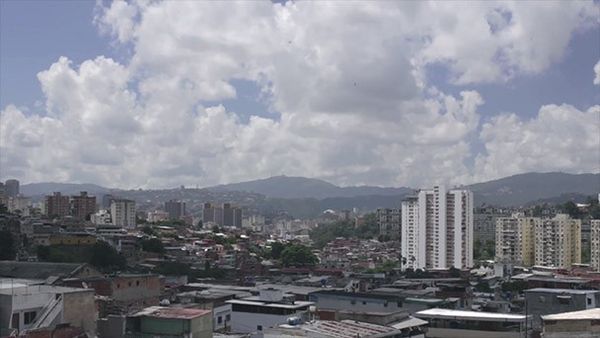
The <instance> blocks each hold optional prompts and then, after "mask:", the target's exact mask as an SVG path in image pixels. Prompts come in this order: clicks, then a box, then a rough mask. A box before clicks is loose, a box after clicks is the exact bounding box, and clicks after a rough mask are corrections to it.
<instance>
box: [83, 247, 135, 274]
mask: <svg viewBox="0 0 600 338" xmlns="http://www.w3.org/2000/svg"><path fill="white" fill-rule="evenodd" d="M89 263H90V264H92V265H93V266H95V267H97V268H99V269H101V270H103V271H113V270H120V269H123V268H124V267H125V265H126V261H125V257H123V256H121V255H120V254H119V253H118V252H117V250H115V248H113V247H112V246H111V245H110V244H108V243H106V242H102V241H100V242H97V243H96V244H94V245H93V246H92V247H91V249H90V258H89Z"/></svg>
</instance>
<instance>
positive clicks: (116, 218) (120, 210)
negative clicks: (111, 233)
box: [110, 199, 136, 229]
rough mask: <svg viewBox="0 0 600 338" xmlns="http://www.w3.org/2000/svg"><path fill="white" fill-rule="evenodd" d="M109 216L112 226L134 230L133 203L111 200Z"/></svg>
mask: <svg viewBox="0 0 600 338" xmlns="http://www.w3.org/2000/svg"><path fill="white" fill-rule="evenodd" d="M110 215H111V217H112V222H113V224H114V225H117V226H120V227H122V228H128V229H133V228H135V226H136V221H135V201H132V200H127V199H113V200H112V201H111V204H110Z"/></svg>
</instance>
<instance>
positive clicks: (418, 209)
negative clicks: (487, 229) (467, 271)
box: [401, 186, 473, 269]
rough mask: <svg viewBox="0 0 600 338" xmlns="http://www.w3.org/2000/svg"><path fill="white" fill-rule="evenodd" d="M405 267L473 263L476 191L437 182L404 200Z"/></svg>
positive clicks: (456, 266)
mask: <svg viewBox="0 0 600 338" xmlns="http://www.w3.org/2000/svg"><path fill="white" fill-rule="evenodd" d="M402 211H403V212H406V213H407V215H405V216H404V215H403V216H402V217H401V219H402V222H401V232H402V236H401V237H402V249H401V250H402V251H401V252H402V256H403V258H404V259H406V264H404V265H403V267H404V268H412V269H423V268H425V269H448V268H450V267H455V268H466V267H472V266H473V193H472V192H470V191H468V190H462V189H454V190H446V188H445V187H441V186H436V187H434V188H433V189H428V190H421V191H420V192H419V194H418V197H416V200H415V198H410V199H407V200H405V201H403V202H402Z"/></svg>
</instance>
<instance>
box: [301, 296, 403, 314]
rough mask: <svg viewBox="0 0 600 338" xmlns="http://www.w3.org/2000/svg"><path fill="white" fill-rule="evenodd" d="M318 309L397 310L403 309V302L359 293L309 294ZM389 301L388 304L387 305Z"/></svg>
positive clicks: (355, 310)
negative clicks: (364, 295)
mask: <svg viewBox="0 0 600 338" xmlns="http://www.w3.org/2000/svg"><path fill="white" fill-rule="evenodd" d="M309 300H310V301H311V302H315V303H316V306H317V308H318V309H333V310H348V311H354V312H396V311H401V310H402V303H401V304H400V306H398V302H397V301H386V300H385V299H378V298H367V297H364V298H361V297H360V296H358V295H353V296H352V295H348V296H345V295H325V294H314V295H310V296H309ZM386 303H387V306H386V305H385V304H386Z"/></svg>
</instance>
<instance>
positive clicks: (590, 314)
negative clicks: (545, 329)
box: [542, 308, 600, 320]
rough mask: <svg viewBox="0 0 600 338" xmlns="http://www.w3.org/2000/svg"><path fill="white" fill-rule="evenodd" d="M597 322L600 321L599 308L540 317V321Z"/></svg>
mask: <svg viewBox="0 0 600 338" xmlns="http://www.w3.org/2000/svg"><path fill="white" fill-rule="evenodd" d="M592 319H594V320H598V319H600V308H595V309H587V310H581V311H572V312H563V313H555V314H551V315H545V316H542V320H592Z"/></svg>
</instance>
